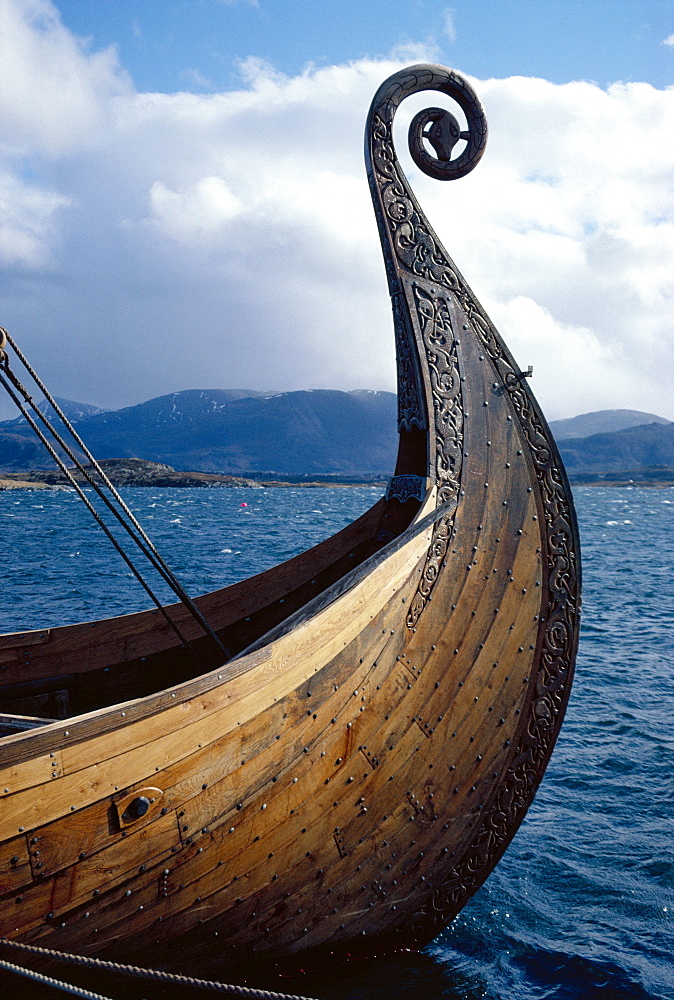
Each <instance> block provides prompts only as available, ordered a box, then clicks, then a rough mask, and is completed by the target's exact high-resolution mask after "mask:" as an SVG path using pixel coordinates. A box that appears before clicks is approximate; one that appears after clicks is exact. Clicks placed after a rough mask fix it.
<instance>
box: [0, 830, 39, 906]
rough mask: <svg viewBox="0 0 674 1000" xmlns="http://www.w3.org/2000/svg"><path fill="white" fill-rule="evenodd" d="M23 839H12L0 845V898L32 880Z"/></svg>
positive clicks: (28, 858) (26, 847)
mask: <svg viewBox="0 0 674 1000" xmlns="http://www.w3.org/2000/svg"><path fill="white" fill-rule="evenodd" d="M32 877H33V876H32V872H31V868H30V857H29V856H28V846H27V844H26V838H25V837H12V839H11V840H7V841H5V843H4V844H0V896H4V895H5V894H6V893H10V892H11V893H14V892H16V890H17V889H20V888H21V886H23V885H27V884H28V883H30V881H31V880H32Z"/></svg>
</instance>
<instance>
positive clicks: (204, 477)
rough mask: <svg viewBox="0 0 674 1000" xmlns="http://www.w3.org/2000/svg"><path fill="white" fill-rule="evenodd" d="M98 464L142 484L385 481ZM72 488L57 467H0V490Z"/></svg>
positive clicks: (122, 481)
mask: <svg viewBox="0 0 674 1000" xmlns="http://www.w3.org/2000/svg"><path fill="white" fill-rule="evenodd" d="M99 465H100V466H101V468H102V469H103V471H104V472H105V474H106V476H107V477H108V479H109V480H110V482H111V483H112V484H113V486H144V487H163V486H173V487H194V486H198V487H208V488H211V489H213V488H220V489H223V488H224V489H227V488H232V487H246V488H250V489H262V488H263V487H269V486H279V487H280V486H292V487H302V488H312V487H313V488H319V487H325V486H342V487H344V488H347V487H351V486H362V485H366V486H372V485H380V483H381V484H383V483H384V480H383V479H382V480H380V481H377V482H370V481H368V482H355V481H354V482H351V481H349V482H344V481H341V482H340V481H332V480H330V481H320V480H312V481H302V482H289V481H285V480H281V479H275V478H271V477H270V478H269V479H267V478H266V477H265V478H264V479H249V478H247V477H246V476H231V475H226V474H225V473H220V472H178V471H176V470H175V469H174V468H172V467H171V466H170V465H165V464H163V463H161V462H148V461H146V460H145V459H141V458H106V459H103V460H102V461H100V462H99ZM85 469H86V470H87V472H90V471H91V472H92V478H93V479H97V478H98V475H97V473H95V472H93V470H92V467H91V466H85ZM73 476H74V478H75V480H76V482H78V483H81V484H83V485H85V486H86V485H87V481H86V479H85V477H84V476H83V475H82V473H81V472H78V471H76V470H73ZM69 488H71V486H70V482H69V480H68V478H67V477H66V475H65V474H64V473H63V472H61V471H60V470H59V469H31V470H30V471H29V472H3V471H0V490H62V489H69Z"/></svg>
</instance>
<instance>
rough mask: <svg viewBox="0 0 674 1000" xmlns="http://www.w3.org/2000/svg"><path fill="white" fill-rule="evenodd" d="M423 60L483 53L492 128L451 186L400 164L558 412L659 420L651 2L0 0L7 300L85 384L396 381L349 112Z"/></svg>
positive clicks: (665, 232) (670, 63)
mask: <svg viewBox="0 0 674 1000" xmlns="http://www.w3.org/2000/svg"><path fill="white" fill-rule="evenodd" d="M420 61H428V62H430V61H432V62H442V63H445V64H446V65H450V66H453V67H455V68H457V69H459V70H460V71H462V72H465V73H466V74H468V75H469V76H470V79H471V81H472V83H473V86H474V87H475V88H476V90H477V92H478V94H479V96H480V98H481V100H482V101H483V103H484V106H485V109H486V112H487V116H488V119H489V123H490V126H489V127H490V139H489V144H488V147H487V151H486V154H485V156H484V158H483V160H482V162H481V164H480V166H479V168H478V169H477V170H476V171H474V173H472V174H471V175H470V176H469V177H467V178H465V179H464V180H462V181H460V182H459V183H458V184H456V185H454V184H451V185H442V184H438V183H437V182H435V181H432V180H431V179H429V178H425V177H422V176H420V175H419V173H418V171H416V170H415V168H414V167H413V166H412V165H411V164H410V163H408V162H407V161H406V160H405V151H404V146H405V142H404V140H403V141H402V142H400V141H399V152H400V155H401V160H402V162H403V165H404V166H405V169H406V170H408V171H409V173H410V179H411V181H412V184H413V186H414V188H415V190H416V191H417V193H418V195H419V197H420V198H421V200H422V204H423V205H424V208H425V209H426V210H427V212H428V214H429V217H430V220H431V223H432V224H433V225H434V227H435V228H436V230H437V231H438V233H439V235H440V237H441V238H442V240H443V242H444V243H445V245H446V247H447V249H448V251H449V253H450V254H451V255H452V256H453V257H454V259H455V260H456V262H457V264H458V266H459V268H460V269H461V270H462V271H463V273H464V274H465V276H466V278H467V280H468V281H469V282H470V284H471V285H472V287H473V288H474V290H475V292H476V293H477V294H478V296H479V297H480V299H481V300H482V302H483V304H484V305H485V307H486V308H487V311H488V312H489V313H490V315H491V316H492V318H493V319H494V321H495V322H496V324H497V326H498V327H499V328H500V329H501V331H502V333H503V334H504V335H505V337H506V340H507V341H508V343H509V346H510V347H511V349H512V350H513V353H514V354H515V357H516V359H517V360H518V362H519V363H520V365H521V366H522V367H523V368H526V366H527V365H529V364H533V366H534V379H533V389H534V391H535V392H536V395H537V396H538V397H539V399H540V401H541V403H542V405H543V408H544V410H545V412H546V414H547V415H548V417H549V418H551V419H556V418H560V417H567V416H573V415H574V414H577V413H581V412H587V411H589V410H596V409H603V408H622V407H626V408H632V409H640V410H646V411H649V412H655V413H659V414H661V415H663V416H666V417H669V418H670V419H674V395H673V393H672V388H671V376H670V373H671V371H672V369H673V368H674V337H673V335H672V334H673V332H674V331H673V330H672V326H673V324H672V315H674V277H673V275H674V269H673V268H672V261H673V260H674V140H673V139H672V136H673V135H674V86H672V84H673V83H674V80H673V79H672V75H673V74H674V5H673V4H672V3H671V2H668V3H663V2H659V0H658V2H656V0H650V2H649V0H640V2H636V0H634V2H633V0H582V2H581V0H455V2H454V3H444V2H438V0H406V2H397V0H370V2H356V0H351V2H347V0H341V2H338V0H313V2H312V0H295V2H292V0H285V2H282V0H257V2H251V0H229V2H228V0H189V2H187V0H55V2H54V0H0V64H2V66H3V85H2V87H1V88H0V120H2V122H3V126H2V130H1V133H0V202H1V203H2V205H3V212H2V214H1V215H0V265H1V266H2V267H3V273H4V281H3V284H2V286H1V287H0V324H1V325H4V326H7V327H8V328H9V329H10V330H11V332H12V333H13V334H14V336H15V337H17V339H18V340H19V341H20V343H21V344H22V346H23V348H24V350H25V352H26V353H27V355H28V356H29V358H30V359H31V360H32V361H33V362H34V364H35V366H36V367H38V368H39V369H40V370H41V371H42V373H43V375H44V377H45V379H46V381H47V382H48V384H49V386H50V388H51V389H52V391H53V392H55V393H56V394H57V395H61V396H65V397H67V398H70V399H76V400H81V401H83V402H91V403H94V404H96V405H99V406H105V407H119V406H125V405H131V404H133V403H136V402H140V401H142V400H144V399H148V398H150V397H152V396H158V395H161V394H164V393H168V392H172V391H178V390H181V389H188V388H237V387H238V388H252V389H263V390H270V391H285V390H293V389H302V388H340V389H357V388H369V389H385V390H394V388H395V364H394V352H393V345H392V330H391V318H390V305H389V302H388V297H387V293H386V283H385V277H384V272H383V265H382V262H381V254H380V250H379V247H378V241H377V236H376V229H375V225H374V221H373V217H372V210H371V206H370V204H369V195H368V192H367V185H366V182H365V177H364V170H363V163H362V133H363V125H364V121H365V117H366V115H367V109H368V106H369V102H370V100H371V97H372V95H373V94H374V91H375V90H376V89H377V87H378V86H379V84H380V83H381V82H382V81H383V80H384V79H385V78H386V77H387V76H388V75H389V74H390V73H392V72H394V71H395V70H396V69H399V68H402V67H403V66H404V65H406V64H409V63H410V62H420ZM407 103H408V102H405V104H404V105H403V108H401V111H400V113H399V116H400V118H401V121H402V120H404V119H405V116H407V117H408V118H409V116H410V114H411V113H412V112H411V111H409V109H408V110H405V105H406V104H407ZM433 103H437V101H436V98H435V97H434V98H433ZM421 106H424V105H423V104H422V105H421ZM9 415H10V414H9V413H7V412H6V411H3V410H2V409H0V416H9Z"/></svg>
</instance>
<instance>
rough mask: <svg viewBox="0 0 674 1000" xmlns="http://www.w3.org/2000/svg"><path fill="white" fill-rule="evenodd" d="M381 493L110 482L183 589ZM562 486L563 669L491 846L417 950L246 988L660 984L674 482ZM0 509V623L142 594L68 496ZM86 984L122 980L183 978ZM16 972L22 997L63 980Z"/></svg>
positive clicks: (509, 998) (341, 995)
mask: <svg viewBox="0 0 674 1000" xmlns="http://www.w3.org/2000/svg"><path fill="white" fill-rule="evenodd" d="M379 492H380V491H378V490H377V489H373V488H351V489H337V488H324V489H306V488H304V489H292V488H285V489H259V490H251V489H234V490H228V489H222V490H200V489H192V490H189V489H185V490H179V489H161V490H160V489H157V490H152V489H126V490H124V494H125V498H126V500H127V502H128V503H129V504H130V505H131V506H132V508H133V510H134V512H135V513H136V514H137V516H138V517H139V518H140V519H141V521H142V523H143V524H144V526H145V527H146V529H147V530H148V533H149V534H150V535H151V537H152V538H153V540H154V542H155V544H156V545H157V547H158V548H159V549H160V551H161V552H162V553H163V554H164V556H165V557H166V559H167V561H168V562H169V563H170V565H171V567H172V568H173V570H174V571H175V573H176V574H177V575H178V577H179V578H180V579H181V581H182V582H183V583H184V585H185V586H186V587H187V589H188V590H189V591H190V592H191V593H193V594H197V593H200V592H203V591H206V590H212V589H215V588H216V587H220V586H223V585H224V584H228V583H231V582H233V581H235V580H239V579H242V578H244V577H246V576H249V575H250V574H252V573H256V572H259V571H260V570H262V569H265V568H266V567H268V566H270V565H272V564H273V563H276V562H279V561H281V560H283V559H286V558H288V557H289V556H291V555H293V554H295V553H297V552H299V551H301V550H302V549H304V548H307V547H308V546H310V545H312V544H314V543H315V542H317V541H319V540H320V539H321V538H323V537H325V536H327V535H330V534H332V533H333V532H334V531H336V530H337V529H339V528H341V527H342V526H343V525H345V524H346V523H347V522H349V521H351V520H353V519H354V518H355V517H357V516H358V515H359V514H360V513H361V512H362V511H364V510H365V509H366V508H367V507H368V506H370V505H371V504H372V503H373V502H374V500H375V499H376V498H377V496H378V495H379ZM575 497H576V503H577V508H578V515H579V520H580V527H581V536H582V542H583V573H584V610H583V629H582V637H581V644H580V651H579V656H578V663H577V674H576V681H575V686H574V689H573V693H572V695H571V700H570V704H569V708H568V712H567V716H566V721H565V723H564V726H563V728H562V732H561V735H560V738H559V741H558V743H557V747H556V749H555V752H554V755H553V757H552V760H551V762H550V765H549V768H548V771H547V773H546V776H545V779H544V781H543V784H542V785H541V788H540V790H539V793H538V795H537V798H536V800H535V802H534V805H533V806H532V808H531V810H530V811H529V814H528V815H527V817H526V819H525V821H524V823H523V824H522V827H521V828H520V831H519V832H518V834H517V836H516V837H515V839H514V841H513V843H512V844H511V846H510V848H509V850H508V852H507V853H506V855H505V857H504V858H503V860H502V861H501V862H500V864H499V865H498V866H497V868H496V870H495V871H494V873H493V874H492V875H491V877H490V878H489V880H488V881H487V883H486V884H485V885H484V886H483V888H482V889H480V891H479V892H478V893H477V894H476V895H475V896H474V897H473V899H472V900H471V901H470V903H469V904H468V905H467V906H466V907H465V909H464V910H463V912H462V913H461V914H460V915H459V917H458V918H457V919H456V920H455V921H454V923H453V924H452V925H451V926H450V927H449V928H448V929H447V930H446V931H445V932H444V933H443V934H441V935H440V937H439V938H437V940H436V941H434V942H433V944H432V945H431V946H430V947H428V948H427V949H426V950H425V951H423V952H421V953H417V954H415V953H410V954H404V955H401V956H396V957H393V958H372V959H370V960H367V961H359V962H354V963H353V964H345V965H340V966H336V967H333V968H329V969H323V970H321V972H320V973H319V972H307V973H306V974H305V975H303V976H300V975H297V974H295V975H292V976H290V977H289V978H284V979H279V978H274V976H273V975H271V974H266V975H265V974H263V973H262V972H261V971H259V972H258V970H255V969H251V970H250V974H249V975H248V976H247V985H248V986H256V987H264V988H267V989H271V990H278V991H283V992H286V993H301V994H304V995H308V996H315V997H318V998H325V1000H328V998H330V1000H403V998H404V1000H433V998H448V1000H459V998H460V1000H477V998H482V1000H672V998H674V683H673V681H674V628H673V625H674V582H673V578H674V532H673V530H672V526H673V525H672V522H673V520H674V489H637V488H632V489H630V488H627V489H619V488H614V489H598V488H592V487H584V488H579V489H577V490H576V492H575ZM0 511H1V517H2V522H1V523H2V529H3V541H4V546H3V548H4V556H3V560H2V564H3V566H2V574H3V576H4V579H3V580H2V581H1V583H0V625H1V627H2V630H3V631H9V630H14V629H17V630H18V629H23V628H40V627H45V626H48V625H53V624H55V623H65V622H74V621H79V620H83V619H87V618H94V617H102V616H106V615H113V614H118V613H120V612H122V611H129V610H133V609H140V608H143V607H146V606H147V605H148V600H147V596H146V595H145V593H144V592H143V591H142V590H141V589H140V587H139V586H138V584H137V583H136V582H135V581H134V580H133V579H132V578H131V577H130V575H129V573H128V571H127V569H126V567H125V566H124V565H123V564H121V563H120V561H119V557H118V556H117V555H116V554H115V553H114V551H113V550H112V548H111V546H110V544H109V542H107V541H106V540H105V539H104V538H103V537H102V536H101V535H100V533H99V532H98V531H97V530H96V529H95V528H94V527H93V524H92V525H90V524H89V522H88V520H87V518H88V515H87V514H86V512H85V511H84V509H83V508H82V507H81V504H80V503H79V501H78V500H77V498H76V497H75V496H74V494H72V493H70V492H57V491H54V492H52V491H44V492H38V491H34V492H33V491H28V492H24V491H12V492H9V491H8V492H5V493H0ZM158 592H159V594H160V596H161V597H162V598H165V599H168V598H169V595H168V594H167V593H166V592H165V590H164V589H163V588H162V587H158ZM3 951H4V950H3ZM3 957H5V956H4V955H3ZM67 971H68V970H66V973H67ZM73 978H75V977H73ZM89 983H90V988H92V989H94V988H95V989H98V990H99V991H100V992H102V993H104V994H106V995H108V996H111V997H119V998H121V997H124V998H126V997H130V996H133V997H136V996H137V997H142V996H145V997H153V998H154V997H159V996H161V997H171V998H173V997H187V996H190V997H191V996H196V995H197V994H196V992H195V991H189V992H187V991H184V990H182V991H173V990H172V989H168V988H164V987H162V988H157V987H152V990H150V987H149V986H143V987H141V986H137V985H136V984H133V986H132V984H131V983H130V982H128V981H125V982H124V983H122V984H121V985H120V983H119V982H118V981H113V980H109V981H106V982H101V981H100V980H99V981H98V982H97V983H96V984H95V985H94V984H93V981H91V980H90V981H89ZM25 989H26V987H24V990H25ZM28 989H29V992H28V993H25V992H23V993H21V996H31V997H32V996H35V997H37V996H40V997H42V996H47V995H49V996H52V995H54V996H56V995H62V994H52V993H51V991H49V993H48V994H47V993H38V992H37V990H38V987H32V986H31V987H29V988H28ZM15 995H18V994H15ZM200 995H202V996H203V995H205V994H203V993H201V994H200Z"/></svg>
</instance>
